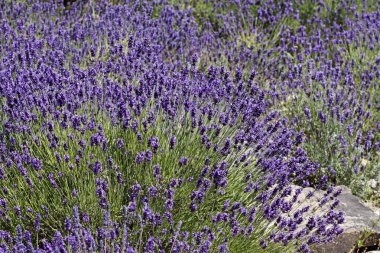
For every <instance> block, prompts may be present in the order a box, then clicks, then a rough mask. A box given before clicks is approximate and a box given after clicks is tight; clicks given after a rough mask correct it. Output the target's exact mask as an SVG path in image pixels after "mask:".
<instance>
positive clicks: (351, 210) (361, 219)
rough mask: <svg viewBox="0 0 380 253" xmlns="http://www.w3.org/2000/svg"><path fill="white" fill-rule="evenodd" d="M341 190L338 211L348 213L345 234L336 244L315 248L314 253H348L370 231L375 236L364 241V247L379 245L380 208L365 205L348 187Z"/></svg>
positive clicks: (343, 226) (343, 225)
mask: <svg viewBox="0 0 380 253" xmlns="http://www.w3.org/2000/svg"><path fill="white" fill-rule="evenodd" d="M341 188H342V189H343V191H342V194H341V195H340V196H339V197H338V198H339V200H340V205H339V206H338V209H341V210H343V211H344V212H345V213H346V222H345V223H344V224H342V228H343V229H344V232H343V234H341V235H340V236H339V237H338V238H336V240H335V241H334V242H332V243H330V244H326V245H318V246H316V247H314V248H313V250H312V252H313V253H348V252H350V251H351V250H353V248H354V246H355V245H356V243H357V241H358V240H359V239H363V238H362V236H363V233H364V232H368V231H373V234H372V235H371V236H369V237H368V238H367V239H366V240H363V246H367V247H370V246H374V245H377V244H378V243H379V239H380V216H379V213H380V212H379V208H375V207H373V206H371V205H369V204H366V203H364V202H363V201H362V200H361V199H360V198H358V197H356V196H354V195H352V193H351V191H350V190H349V189H348V188H347V187H345V186H341Z"/></svg>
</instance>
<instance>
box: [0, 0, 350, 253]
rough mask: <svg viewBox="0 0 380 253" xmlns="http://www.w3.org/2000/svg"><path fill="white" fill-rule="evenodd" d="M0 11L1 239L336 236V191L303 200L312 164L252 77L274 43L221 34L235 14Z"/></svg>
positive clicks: (34, 6) (307, 243) (68, 242)
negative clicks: (204, 17) (211, 19)
mask: <svg viewBox="0 0 380 253" xmlns="http://www.w3.org/2000/svg"><path fill="white" fill-rule="evenodd" d="M244 6H246V5H244ZM247 6H249V5H248V4H247ZM1 7H2V8H3V9H4V10H6V11H4V13H2V14H1V15H4V16H2V19H1V21H0V27H1V29H2V33H1V35H0V40H1V48H0V51H1V57H2V58H1V59H2V61H0V70H1V73H2V75H1V78H0V94H1V102H2V114H1V120H2V122H1V123H2V124H1V125H2V130H3V132H2V135H1V143H0V148H1V154H0V166H1V167H0V181H1V186H2V187H1V189H0V224H1V228H2V230H1V231H0V249H2V250H4V251H7V250H8V249H9V250H10V249H12V250H13V251H23V250H24V251H25V250H29V251H34V250H37V248H38V249H42V250H45V251H47V252H53V251H55V252H56V251H65V250H66V251H73V252H80V251H84V252H87V251H102V252H108V251H111V250H112V251H115V252H157V251H159V252H171V251H172V252H186V251H187V252H217V251H219V252H229V251H231V252H248V251H252V252H259V251H270V252H284V251H287V250H288V251H295V250H298V251H300V252H308V251H309V247H311V246H312V245H314V244H320V243H326V242H330V241H331V240H333V239H334V238H335V237H336V235H338V234H340V233H341V232H342V230H341V228H340V224H341V223H342V222H343V221H344V218H343V214H342V213H341V212H339V211H336V210H335V207H336V206H337V202H336V200H335V198H336V197H337V195H339V190H337V189H334V188H333V187H331V188H328V189H329V190H328V192H327V193H326V195H325V196H324V197H323V198H322V199H319V200H316V201H314V202H311V203H309V204H308V202H307V201H301V200H302V198H301V197H300V196H301V194H304V195H306V196H307V197H306V198H307V199H313V192H312V191H311V192H304V191H305V190H304V188H300V187H296V186H294V184H295V183H297V184H302V186H303V187H305V186H308V185H309V184H310V182H309V181H308V180H309V179H310V178H311V177H313V175H315V173H316V171H317V170H318V165H317V164H316V163H314V162H313V161H311V160H310V159H309V157H308V156H307V153H306V152H305V150H304V149H303V148H302V147H301V146H300V145H301V144H302V142H303V138H304V135H303V134H302V133H299V132H297V131H295V130H294V129H292V128H291V127H289V122H288V120H287V119H286V118H283V117H282V116H281V114H280V113H279V112H278V111H276V110H273V109H272V108H271V106H272V103H273V100H276V97H277V95H278V94H276V91H275V88H274V89H273V90H268V89H267V87H265V85H263V86H262V87H260V86H261V84H259V82H258V80H257V78H258V77H257V76H258V75H257V71H262V70H265V71H267V73H260V75H261V76H263V77H268V76H276V74H277V73H278V72H275V71H273V69H274V68H275V67H277V68H280V67H281V66H280V65H279V66H274V65H273V59H272V58H271V57H270V55H271V54H272V53H274V49H273V51H271V50H269V52H268V51H266V49H265V45H264V44H263V47H262V48H258V49H255V48H251V47H249V48H248V47H245V46H244V45H241V46H237V45H234V44H231V41H229V40H228V39H225V38H224V37H223V36H222V35H223V34H226V33H228V32H235V33H237V30H239V29H240V27H241V25H242V24H241V23H240V20H235V19H234V16H233V15H232V14H231V15H225V16H223V17H220V18H222V19H223V22H224V24H225V25H226V26H225V27H219V28H218V29H219V30H218V32H219V33H220V36H219V37H213V36H214V34H215V31H214V29H215V28H214V27H212V26H210V24H208V23H207V22H206V23H205V25H204V26H202V29H201V31H200V29H199V27H198V24H197V23H196V22H195V19H194V18H193V16H192V10H191V9H189V8H183V9H181V8H177V7H176V6H172V5H169V4H165V3H162V4H161V5H160V6H159V8H160V12H159V14H158V15H157V5H156V4H155V3H150V2H148V3H133V2H131V3H127V4H119V5H111V4H110V3H108V2H107V1H103V2H99V3H93V5H89V4H83V3H82V2H80V1H79V2H78V3H76V6H73V7H72V8H71V9H64V8H63V6H62V5H61V4H54V3H49V2H46V3H45V2H36V3H29V4H23V3H14V2H11V3H5V2H3V3H2V4H1ZM216 7H218V6H216ZM219 7H220V6H219ZM219 7H218V8H219ZM239 8H240V7H239ZM271 8H272V7H270V6H268V5H267V4H264V5H263V6H262V8H260V10H259V11H258V13H259V15H260V17H263V18H264V17H265V19H266V20H267V21H271V20H273V21H276V22H279V20H280V19H281V17H282V15H285V14H284V13H282V12H281V13H282V14H278V16H275V17H271V15H270V13H271V11H270V9H271ZM287 9H288V11H291V8H290V7H289V8H287ZM239 10H240V9H239ZM267 10H268V12H267ZM241 11H245V12H246V11H247V9H245V7H243V9H242V10H241ZM276 15H277V14H276ZM19 16H24V17H26V20H21V19H17V17H19ZM250 18H253V17H250ZM245 25H247V24H245ZM252 29H253V28H252ZM301 30H302V29H301ZM252 31H254V30H252ZM301 33H302V34H303V32H302V31H301ZM260 36H261V37H260ZM260 36H258V37H257V40H258V41H259V42H260V43H262V41H265V39H266V38H270V37H271V31H269V33H268V34H264V35H260ZM302 36H303V35H302ZM288 39H289V40H291V38H288ZM272 42H273V41H272ZM281 50H282V49H281V48H280V49H279V51H277V52H276V53H278V52H281ZM262 51H265V52H264V53H263V52H262ZM174 52H175V54H174ZM195 52H200V54H201V55H200V56H198V54H197V53H195ZM203 52H209V54H210V55H208V56H207V55H206V56H205V55H204V54H203V55H202V53H203ZM202 57H206V58H207V57H209V59H208V61H204V59H203V58H202ZM252 57H253V58H254V62H257V63H254V64H256V65H254V66H251V65H249V66H248V63H249V62H251V58H252ZM223 58H225V59H227V62H228V63H229V64H228V65H226V66H224V65H223V64H220V61H219V60H220V59H223ZM210 60H211V63H210ZM204 62H206V63H207V64H204ZM279 63H281V61H279ZM202 64H203V65H202ZM252 68H253V70H252ZM246 72H249V74H248V77H247V74H246ZM293 74H294V75H296V74H299V71H298V72H295V73H291V75H289V76H292V75H293ZM255 78H256V79H255ZM322 79H323V78H322ZM313 115H314V114H313ZM319 115H320V118H321V120H322V121H327V115H326V113H325V112H324V111H322V110H321V111H320V112H319ZM310 117H312V116H310ZM300 182H301V183H300ZM316 187H317V188H319V189H321V188H327V187H329V184H328V177H326V176H325V177H321V179H320V180H318V182H317V183H316ZM300 199H301V200H300ZM313 205H316V206H318V209H319V211H318V213H317V212H315V210H316V208H315V207H316V206H313Z"/></svg>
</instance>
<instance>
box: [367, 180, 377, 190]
mask: <svg viewBox="0 0 380 253" xmlns="http://www.w3.org/2000/svg"><path fill="white" fill-rule="evenodd" d="M368 186H369V187H371V188H372V189H376V188H377V182H376V180H375V179H371V180H369V181H368Z"/></svg>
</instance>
